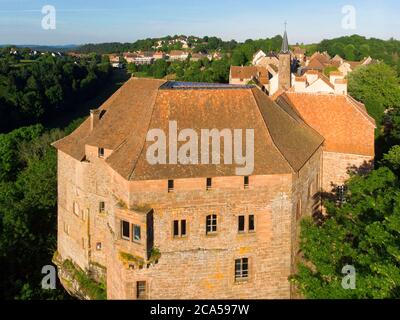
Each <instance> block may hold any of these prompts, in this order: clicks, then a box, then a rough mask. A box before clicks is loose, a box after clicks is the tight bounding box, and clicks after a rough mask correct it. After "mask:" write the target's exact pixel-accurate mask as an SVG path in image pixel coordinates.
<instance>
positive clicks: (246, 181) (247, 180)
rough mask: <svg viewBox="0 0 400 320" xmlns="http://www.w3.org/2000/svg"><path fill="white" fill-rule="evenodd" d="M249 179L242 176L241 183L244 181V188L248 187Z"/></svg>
mask: <svg viewBox="0 0 400 320" xmlns="http://www.w3.org/2000/svg"><path fill="white" fill-rule="evenodd" d="M249 180H250V179H249V177H244V178H243V183H244V188H245V189H248V188H249V184H250V181H249Z"/></svg>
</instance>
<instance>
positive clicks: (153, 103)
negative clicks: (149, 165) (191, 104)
mask: <svg viewBox="0 0 400 320" xmlns="http://www.w3.org/2000/svg"><path fill="white" fill-rule="evenodd" d="M166 82H167V81H165V82H164V83H163V84H161V85H160V86H159V87H158V89H157V94H156V95H155V97H154V99H153V101H152V103H151V115H150V119H149V122H148V124H147V132H149V129H150V124H151V119H152V118H153V114H154V109H155V105H156V101H157V98H158V96H159V94H160V87H161V86H162V85H164V84H165V83H166ZM146 137H147V135H146ZM146 137H145V138H144V142H143V143H142V148H141V150H140V152H139V154H138V156H137V157H136V159H135V160H134V165H133V167H132V170H131V172H130V173H129V175H128V181H130V180H131V179H132V176H133V173H134V171H135V169H136V165H137V163H138V160H139V158H140V157H141V155H142V153H143V150H144V146H145V144H146Z"/></svg>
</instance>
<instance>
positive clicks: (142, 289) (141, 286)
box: [136, 281, 146, 300]
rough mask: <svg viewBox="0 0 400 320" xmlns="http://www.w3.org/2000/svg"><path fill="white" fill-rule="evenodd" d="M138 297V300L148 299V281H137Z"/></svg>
mask: <svg viewBox="0 0 400 320" xmlns="http://www.w3.org/2000/svg"><path fill="white" fill-rule="evenodd" d="M136 298H137V299H138V300H143V299H146V281H138V282H136Z"/></svg>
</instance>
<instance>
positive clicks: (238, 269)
mask: <svg viewBox="0 0 400 320" xmlns="http://www.w3.org/2000/svg"><path fill="white" fill-rule="evenodd" d="M248 277H249V259H248V258H242V259H236V260H235V281H243V280H247V279H248Z"/></svg>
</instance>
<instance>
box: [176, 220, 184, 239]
mask: <svg viewBox="0 0 400 320" xmlns="http://www.w3.org/2000/svg"><path fill="white" fill-rule="evenodd" d="M173 233H174V237H175V238H179V237H185V236H186V220H174V223H173Z"/></svg>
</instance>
